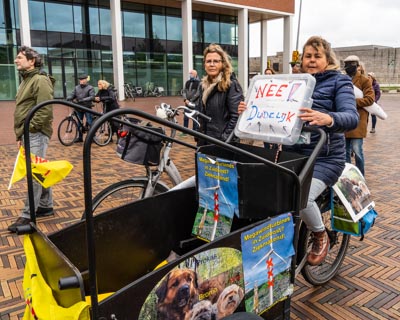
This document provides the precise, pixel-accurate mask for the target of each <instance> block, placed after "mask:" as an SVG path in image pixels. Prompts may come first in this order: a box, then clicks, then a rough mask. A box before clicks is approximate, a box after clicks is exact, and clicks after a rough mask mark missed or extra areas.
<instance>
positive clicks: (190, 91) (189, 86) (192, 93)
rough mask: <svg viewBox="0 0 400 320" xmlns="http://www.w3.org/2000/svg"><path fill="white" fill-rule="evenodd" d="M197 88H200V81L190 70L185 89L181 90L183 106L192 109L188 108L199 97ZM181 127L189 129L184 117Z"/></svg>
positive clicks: (193, 71)
mask: <svg viewBox="0 0 400 320" xmlns="http://www.w3.org/2000/svg"><path fill="white" fill-rule="evenodd" d="M199 86H200V79H199V78H198V77H197V71H196V70H191V71H190V72H189V80H188V81H186V83H185V87H184V88H183V93H182V97H183V102H185V105H186V106H187V107H189V108H193V107H190V106H189V104H194V105H196V104H197V101H198V99H199V96H200V90H199ZM183 126H184V127H185V128H188V127H189V118H188V117H185V116H184V117H183ZM181 136H185V134H184V133H182V134H181Z"/></svg>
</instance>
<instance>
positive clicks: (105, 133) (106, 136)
mask: <svg viewBox="0 0 400 320" xmlns="http://www.w3.org/2000/svg"><path fill="white" fill-rule="evenodd" d="M111 139H112V129H111V123H110V122H109V121H106V122H103V123H102V124H101V126H100V127H99V129H97V131H96V133H95V135H94V137H93V141H94V143H95V144H97V145H99V146H105V145H107V144H109V143H110V141H111Z"/></svg>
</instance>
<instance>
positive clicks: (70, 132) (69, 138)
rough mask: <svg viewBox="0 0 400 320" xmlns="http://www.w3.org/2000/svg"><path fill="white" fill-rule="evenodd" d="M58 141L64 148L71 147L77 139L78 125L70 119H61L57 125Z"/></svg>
mask: <svg viewBox="0 0 400 320" xmlns="http://www.w3.org/2000/svg"><path fill="white" fill-rule="evenodd" d="M57 134H58V140H60V142H61V144H63V145H64V146H67V147H68V146H71V145H73V143H74V141H75V140H76V139H77V138H78V124H77V123H76V121H75V119H74V118H72V117H67V118H65V119H63V120H62V121H61V122H60V124H59V125H58V130H57Z"/></svg>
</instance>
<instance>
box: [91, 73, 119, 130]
mask: <svg viewBox="0 0 400 320" xmlns="http://www.w3.org/2000/svg"><path fill="white" fill-rule="evenodd" d="M97 87H98V89H99V91H98V92H97V94H96V96H95V97H94V101H96V102H102V103H103V111H104V113H107V112H110V111H112V110H115V109H119V104H118V101H117V96H116V94H115V92H114V89H113V87H112V86H111V85H110V83H109V82H107V81H106V80H99V81H97ZM117 131H118V123H115V122H114V121H113V122H112V133H116V132H117Z"/></svg>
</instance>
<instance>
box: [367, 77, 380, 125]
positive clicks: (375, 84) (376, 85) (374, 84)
mask: <svg viewBox="0 0 400 320" xmlns="http://www.w3.org/2000/svg"><path fill="white" fill-rule="evenodd" d="M368 78H370V79H371V81H372V87H373V88H374V92H375V102H376V103H378V100H379V99H380V97H381V87H380V85H379V83H378V81H376V78H375V73H373V72H368ZM371 119H372V128H371V131H370V133H375V127H376V115H374V114H371Z"/></svg>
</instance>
